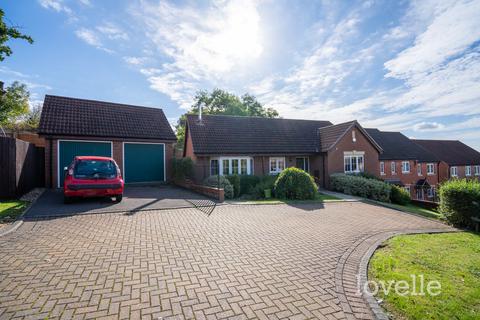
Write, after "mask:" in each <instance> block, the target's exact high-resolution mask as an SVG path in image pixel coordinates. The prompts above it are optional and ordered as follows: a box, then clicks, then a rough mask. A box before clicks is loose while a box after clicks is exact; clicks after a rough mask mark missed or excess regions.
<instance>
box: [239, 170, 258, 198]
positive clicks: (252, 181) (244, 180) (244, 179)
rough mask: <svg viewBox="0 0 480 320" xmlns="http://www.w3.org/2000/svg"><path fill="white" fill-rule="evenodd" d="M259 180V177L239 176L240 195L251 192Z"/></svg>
mask: <svg viewBox="0 0 480 320" xmlns="http://www.w3.org/2000/svg"><path fill="white" fill-rule="evenodd" d="M259 182H260V178H259V177H257V176H251V175H241V176H240V195H244V194H251V193H252V189H253V188H254V187H255V186H256V185H257V184H258V183H259Z"/></svg>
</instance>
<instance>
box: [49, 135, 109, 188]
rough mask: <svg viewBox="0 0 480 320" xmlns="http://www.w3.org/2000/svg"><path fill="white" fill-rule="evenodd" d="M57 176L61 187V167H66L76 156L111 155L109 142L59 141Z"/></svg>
mask: <svg viewBox="0 0 480 320" xmlns="http://www.w3.org/2000/svg"><path fill="white" fill-rule="evenodd" d="M58 155H59V157H58V159H59V161H58V173H59V174H58V177H59V182H60V183H59V185H60V187H63V168H65V167H68V166H69V165H70V163H72V160H73V158H75V157H76V156H100V157H111V156H112V145H111V143H110V142H93V141H92V142H86V141H59V143H58Z"/></svg>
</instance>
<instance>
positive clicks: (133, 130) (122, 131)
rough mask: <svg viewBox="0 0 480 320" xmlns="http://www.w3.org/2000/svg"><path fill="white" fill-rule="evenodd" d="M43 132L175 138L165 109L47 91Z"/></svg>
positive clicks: (40, 132) (160, 138)
mask: <svg viewBox="0 0 480 320" xmlns="http://www.w3.org/2000/svg"><path fill="white" fill-rule="evenodd" d="M38 132H39V134H43V135H66V136H90V137H111V138H137V139H156V140H171V141H175V140H176V137H175V134H174V133H173V130H172V127H171V126H170V124H169V123H168V121H167V118H166V117H165V114H164V113H163V111H162V109H159V108H147V107H140V106H132V105H127V104H120V103H111V102H104V101H96V100H86V99H77V98H69V97H60V96H52V95H46V96H45V101H44V103H43V110H42V116H41V118H40V126H39V129H38Z"/></svg>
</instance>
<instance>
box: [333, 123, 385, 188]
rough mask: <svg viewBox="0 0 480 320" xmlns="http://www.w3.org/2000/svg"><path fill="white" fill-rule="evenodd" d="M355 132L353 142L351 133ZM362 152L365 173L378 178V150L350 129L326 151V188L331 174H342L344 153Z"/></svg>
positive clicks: (362, 136)
mask: <svg viewBox="0 0 480 320" xmlns="http://www.w3.org/2000/svg"><path fill="white" fill-rule="evenodd" d="M353 130H355V138H356V139H355V140H356V141H355V142H354V141H353V138H352V131H353ZM350 151H359V152H360V151H363V152H364V153H365V154H364V166H365V169H364V170H365V171H366V172H368V173H371V174H374V175H376V176H379V175H380V174H379V173H380V171H379V161H378V155H379V153H378V150H377V149H376V148H375V147H374V146H373V145H372V144H371V142H370V141H369V140H368V138H367V137H366V136H365V135H364V134H363V133H362V132H361V131H360V130H358V129H357V128H355V127H354V128H352V129H350V130H349V131H348V132H347V133H346V134H345V135H344V136H343V138H342V139H341V140H340V141H339V142H338V143H337V144H336V146H334V147H333V149H332V150H330V151H328V154H327V157H326V164H325V166H326V169H327V170H326V177H325V181H326V187H328V186H329V176H330V175H331V174H333V173H343V172H344V152H350Z"/></svg>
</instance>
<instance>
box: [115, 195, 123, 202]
mask: <svg viewBox="0 0 480 320" xmlns="http://www.w3.org/2000/svg"><path fill="white" fill-rule="evenodd" d="M122 199H123V195H118V196H115V202H116V203H119V202H121V201H122Z"/></svg>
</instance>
